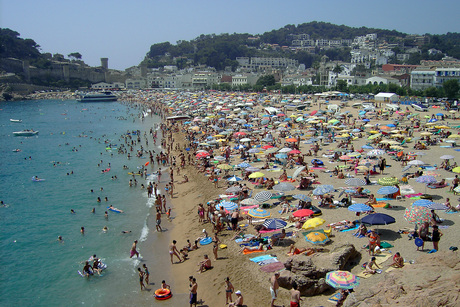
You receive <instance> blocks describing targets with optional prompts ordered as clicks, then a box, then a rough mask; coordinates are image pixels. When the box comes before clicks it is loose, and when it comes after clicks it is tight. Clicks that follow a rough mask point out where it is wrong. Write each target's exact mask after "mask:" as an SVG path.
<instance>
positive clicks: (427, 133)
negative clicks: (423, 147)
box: [420, 132, 433, 136]
mask: <svg viewBox="0 0 460 307" xmlns="http://www.w3.org/2000/svg"><path fill="white" fill-rule="evenodd" d="M432 134H433V133H431V132H422V133H420V135H423V136H429V135H432Z"/></svg>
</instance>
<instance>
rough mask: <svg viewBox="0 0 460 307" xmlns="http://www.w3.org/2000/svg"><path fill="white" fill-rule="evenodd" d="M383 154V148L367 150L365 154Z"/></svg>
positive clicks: (373, 155) (371, 155)
mask: <svg viewBox="0 0 460 307" xmlns="http://www.w3.org/2000/svg"><path fill="white" fill-rule="evenodd" d="M383 154H385V150H381V149H372V150H370V151H368V152H367V154H366V155H368V156H370V157H375V156H381V155H383Z"/></svg>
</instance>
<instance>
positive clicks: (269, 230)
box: [259, 229, 279, 233]
mask: <svg viewBox="0 0 460 307" xmlns="http://www.w3.org/2000/svg"><path fill="white" fill-rule="evenodd" d="M278 230H279V229H268V230H259V232H260V233H269V232H275V231H278Z"/></svg>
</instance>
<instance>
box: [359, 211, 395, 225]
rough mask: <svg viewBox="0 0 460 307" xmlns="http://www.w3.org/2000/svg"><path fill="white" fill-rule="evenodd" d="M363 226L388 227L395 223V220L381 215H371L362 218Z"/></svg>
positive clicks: (386, 215)
mask: <svg viewBox="0 0 460 307" xmlns="http://www.w3.org/2000/svg"><path fill="white" fill-rule="evenodd" d="M361 222H362V223H364V224H369V225H388V224H393V223H395V222H396V220H395V218H394V217H392V216H389V215H388V214H383V213H373V214H369V215H367V216H365V217H363V218H362V220H361Z"/></svg>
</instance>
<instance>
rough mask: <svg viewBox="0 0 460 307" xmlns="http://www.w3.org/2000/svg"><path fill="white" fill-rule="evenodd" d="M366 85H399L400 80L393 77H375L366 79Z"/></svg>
mask: <svg viewBox="0 0 460 307" xmlns="http://www.w3.org/2000/svg"><path fill="white" fill-rule="evenodd" d="M366 84H398V85H399V80H398V79H395V78H392V77H384V76H373V77H370V78H367V79H366Z"/></svg>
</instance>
